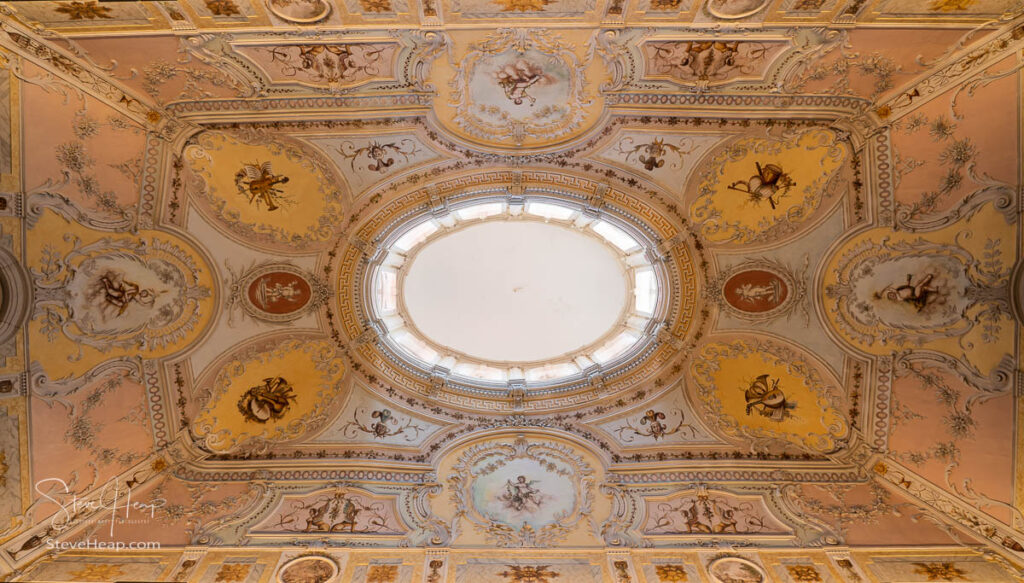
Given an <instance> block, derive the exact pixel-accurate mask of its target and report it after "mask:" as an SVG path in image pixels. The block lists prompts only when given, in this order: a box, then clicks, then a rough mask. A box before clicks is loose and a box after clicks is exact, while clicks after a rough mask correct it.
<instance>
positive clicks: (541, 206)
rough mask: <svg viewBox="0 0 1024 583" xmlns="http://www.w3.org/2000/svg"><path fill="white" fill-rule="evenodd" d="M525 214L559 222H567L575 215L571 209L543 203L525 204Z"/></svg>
mask: <svg viewBox="0 0 1024 583" xmlns="http://www.w3.org/2000/svg"><path fill="white" fill-rule="evenodd" d="M526 212H527V214H531V215H535V216H538V217H544V218H545V219H556V220H559V221H565V220H568V219H569V218H570V217H572V216H573V215H574V214H575V213H576V211H574V210H572V209H571V208H566V207H564V206H559V205H557V204H547V203H543V202H528V203H526Z"/></svg>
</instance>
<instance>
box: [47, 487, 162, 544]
mask: <svg viewBox="0 0 1024 583" xmlns="http://www.w3.org/2000/svg"><path fill="white" fill-rule="evenodd" d="M36 492H37V493H38V494H39V495H40V496H41V497H42V498H44V499H46V500H49V501H50V502H53V503H54V504H56V505H57V506H58V507H59V510H57V512H56V513H55V514H54V515H53V518H51V519H50V525H51V527H53V530H55V531H56V532H60V531H62V530H64V529H66V528H69V527H70V526H71V525H72V523H74V522H75V521H76V520H78V519H79V518H81V517H82V516H83V515H85V514H91V513H93V512H97V511H100V510H107V511H109V512H110V534H111V535H113V534H114V523H115V522H116V521H117V520H118V519H119V518H120V519H122V520H128V519H129V518H130V514H131V511H133V510H135V511H137V512H140V513H148V514H149V518H153V517H154V516H155V514H156V509H157V508H163V506H164V505H165V504H166V503H167V501H166V500H165V499H163V498H156V499H153V500H149V501H148V502H140V501H138V500H132V488H131V485H129V484H127V483H123V482H121V481H120V480H118V479H117V478H115V479H114V480H113V481H110V482H107V483H106V484H104V485H103V487H102V488H100V490H99V492H96V493H94V494H90V495H89V496H88V497H86V498H79V497H78V494H77V493H73V492H71V489H70V488H69V487H68V484H67V482H65V481H64V480H62V479H60V478H46V479H43V480H39V481H38V482H36ZM122 511H123V512H124V514H123V516H122V515H121V514H120V512H122Z"/></svg>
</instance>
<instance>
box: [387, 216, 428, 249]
mask: <svg viewBox="0 0 1024 583" xmlns="http://www.w3.org/2000/svg"><path fill="white" fill-rule="evenodd" d="M437 229H438V226H437V225H436V224H434V222H433V221H426V222H424V223H420V224H419V225H416V226H415V227H413V228H411V229H409V232H408V233H406V234H404V235H402V237H401V238H400V239H398V240H397V241H395V244H394V246H395V247H396V248H398V249H400V250H402V251H408V250H409V249H412V248H413V247H415V246H417V245H419V244H420V243H422V242H424V241H426V240H427V237H429V236H431V235H433V234H434V233H436V232H437Z"/></svg>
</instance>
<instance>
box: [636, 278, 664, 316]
mask: <svg viewBox="0 0 1024 583" xmlns="http://www.w3.org/2000/svg"><path fill="white" fill-rule="evenodd" d="M634 279H635V281H636V287H635V288H634V289H633V294H634V295H635V296H636V304H635V305H636V311H638V312H640V313H642V314H648V315H650V314H653V313H654V306H655V305H657V302H658V278H657V277H656V276H655V275H654V270H653V269H651V268H650V267H648V268H643V269H638V270H636V276H635V278H634Z"/></svg>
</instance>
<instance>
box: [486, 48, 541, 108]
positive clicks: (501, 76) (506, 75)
mask: <svg viewBox="0 0 1024 583" xmlns="http://www.w3.org/2000/svg"><path fill="white" fill-rule="evenodd" d="M494 79H495V80H496V81H497V82H498V86H499V87H501V88H502V90H503V91H504V92H505V97H507V98H508V99H510V100H511V101H512V103H515V104H516V105H522V104H523V100H529V102H530V105H531V106H532V105H533V104H535V103H537V99H536V98H535V97H533V96H532V95H530V94H529V93H527V90H528V89H529V88H530V87H532V86H534V85H536V84H538V83H541V82H542V81H547V76H546V75H545V74H544V69H542V68H541V67H540V66H539V65H535V64H533V63H531V62H529V61H527V60H526V59H517V60H516V62H514V63H509V64H507V65H505V66H504V67H501V68H500V69H498V70H497V71H495V72H494Z"/></svg>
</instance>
